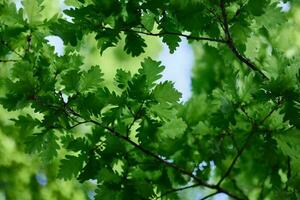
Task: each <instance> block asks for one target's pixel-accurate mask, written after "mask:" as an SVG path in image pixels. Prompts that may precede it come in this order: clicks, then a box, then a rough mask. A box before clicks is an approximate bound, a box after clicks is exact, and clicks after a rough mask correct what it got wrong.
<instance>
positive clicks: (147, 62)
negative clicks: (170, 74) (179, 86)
mask: <svg viewBox="0 0 300 200" xmlns="http://www.w3.org/2000/svg"><path fill="white" fill-rule="evenodd" d="M141 65H142V68H140V69H139V73H140V74H142V75H145V76H146V79H147V84H148V86H149V87H150V88H152V87H153V86H154V84H153V83H154V82H155V81H157V80H159V79H160V78H161V77H162V75H161V72H162V71H163V70H164V69H165V67H164V66H162V65H161V62H158V61H155V60H152V59H151V58H150V57H148V58H145V59H144V61H143V62H142V64H141Z"/></svg>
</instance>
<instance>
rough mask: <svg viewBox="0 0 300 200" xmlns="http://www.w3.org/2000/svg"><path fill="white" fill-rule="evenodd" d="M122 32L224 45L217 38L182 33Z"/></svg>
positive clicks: (221, 40)
mask: <svg viewBox="0 0 300 200" xmlns="http://www.w3.org/2000/svg"><path fill="white" fill-rule="evenodd" d="M123 31H124V32H134V33H139V34H143V35H149V36H160V37H161V36H164V35H176V36H179V37H184V38H186V39H189V40H196V41H201V40H202V41H210V42H220V43H226V41H225V40H223V39H219V38H209V37H198V36H193V35H187V34H183V33H175V32H169V31H165V32H160V33H152V32H144V31H139V30H132V29H127V30H123Z"/></svg>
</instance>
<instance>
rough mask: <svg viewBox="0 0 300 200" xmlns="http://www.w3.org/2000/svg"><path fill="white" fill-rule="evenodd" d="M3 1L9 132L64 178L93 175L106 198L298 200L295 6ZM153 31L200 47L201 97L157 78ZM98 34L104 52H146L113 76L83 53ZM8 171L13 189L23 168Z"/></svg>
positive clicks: (0, 29) (173, 43) (0, 56)
mask: <svg viewBox="0 0 300 200" xmlns="http://www.w3.org/2000/svg"><path fill="white" fill-rule="evenodd" d="M0 2H1V4H0V43H1V48H0V64H1V68H0V72H1V73H0V76H1V79H0V87H1V98H0V103H1V105H2V106H3V108H4V109H6V110H7V111H8V112H9V113H12V112H15V113H17V114H16V115H15V116H13V117H12V119H11V122H12V124H10V125H5V123H3V122H1V123H0V124H1V126H0V127H1V129H0V130H1V132H2V133H1V135H0V138H1V141H2V140H8V139H7V138H14V140H15V141H16V144H17V145H19V148H20V151H21V152H24V151H25V152H27V153H31V154H35V155H38V157H35V159H38V158H39V160H42V161H43V163H44V164H43V166H44V169H48V170H49V171H52V172H51V176H52V177H53V181H54V180H55V179H56V178H55V177H57V178H60V179H64V180H72V179H77V180H78V182H81V183H86V182H88V181H89V180H94V181H96V184H97V187H96V190H95V193H96V195H95V199H96V200H98V199H99V200H100V199H101V200H105V199H108V200H111V199H116V200H118V199H120V200H121V199H180V198H182V199H184V198H188V197H187V196H185V197H183V196H182V195H181V193H182V192H183V191H188V190H189V189H191V188H199V189H200V192H201V194H202V197H201V198H202V199H207V198H211V197H213V196H214V195H217V194H219V193H223V194H225V195H227V196H228V198H230V199H238V200H244V199H245V200H247V199H300V197H299V194H300V188H299V184H300V171H299V169H300V156H299V155H300V148H299V143H300V135H299V134H300V130H299V129H300V90H299V89H300V78H299V77H300V70H299V69H300V66H299V64H300V60H299V58H298V57H297V55H299V53H300V52H299V42H298V41H299V37H298V36H297V34H298V32H297V19H298V18H299V13H300V12H299V11H298V6H299V5H298V3H297V2H296V1H290V2H289V5H290V7H291V9H290V11H288V12H283V11H282V10H281V8H280V7H279V6H278V5H279V3H280V2H279V1H277V0H101V1H100V0H78V1H77V0H66V1H65V3H66V4H67V5H69V6H71V7H70V8H69V9H67V10H65V11H64V15H62V14H51V13H50V14H49V13H47V5H48V4H49V2H48V1H46V0H35V1H32V0H23V1H22V5H23V6H22V7H21V8H20V9H16V6H15V4H14V3H12V2H10V1H9V0H0ZM281 3H282V2H281ZM66 16H67V17H66ZM297 16H298V18H297ZM298 23H299V20H298ZM49 35H55V36H59V37H60V38H61V39H62V40H63V43H64V54H63V55H57V54H56V53H55V52H54V48H53V47H52V46H51V45H49V44H48V42H47V40H46V37H47V36H49ZM145 36H153V37H156V38H161V40H162V42H163V43H165V44H166V45H167V46H168V47H169V51H170V53H173V52H175V51H176V48H177V47H178V46H179V43H180V41H181V40H182V39H183V38H186V39H187V40H188V41H189V42H190V43H191V45H193V48H194V50H195V54H196V56H197V61H196V65H195V67H194V75H193V78H192V83H193V96H192V97H191V99H190V100H188V101H187V102H180V97H181V94H180V93H179V92H178V91H177V90H176V89H174V86H173V83H172V82H170V81H165V82H159V80H160V78H161V76H162V75H161V73H162V72H163V70H164V66H162V64H161V62H159V61H156V60H155V59H153V58H151V57H150V56H147V49H146V48H147V46H148V45H149V42H147V40H146V39H145ZM88 37H89V38H91V37H93V38H92V40H93V41H95V42H96V43H97V46H96V49H97V51H98V53H99V54H101V55H102V56H103V57H105V52H106V51H108V49H110V48H115V46H117V45H118V44H119V43H123V44H124V45H123V51H124V52H126V53H127V54H128V55H130V56H131V57H135V58H134V59H138V58H140V57H141V56H144V59H143V61H142V62H141V63H140V67H139V69H138V70H137V71H132V70H126V68H119V69H117V70H116V71H115V73H114V74H113V76H114V78H113V80H109V79H108V78H107V76H106V72H105V71H104V70H103V69H102V66H101V65H90V63H89V61H88V60H87V59H85V57H84V56H85V55H86V54H84V53H83V51H82V49H83V48H84V46H85V45H86V42H87V38H88ZM3 112H4V111H3ZM4 118H5V117H4ZM10 133H14V134H10ZM1 145H2V146H5V145H4V143H3V144H2V143H1V142H0V147H2V146H1ZM3 148H4V147H3ZM3 148H0V155H1V154H2V152H1V150H2V149H3ZM5 148H6V146H5ZM5 148H4V149H5ZM7 148H9V147H7ZM7 151H8V150H7ZM27 159H30V158H27ZM10 162H13V161H9V162H4V161H1V162H0V171H1V168H4V169H10V168H12V167H13V166H14V164H13V163H10ZM26 162H33V161H29V160H26V159H25V160H22V163H23V164H24V163H25V164H26ZM57 162H59V164H58V165H59V167H58V170H57V172H56V170H55V169H54V168H55V167H52V168H51V166H57V165H55V164H53V163H57ZM14 170H15V169H14ZM0 175H1V176H0V186H1V185H2V184H3V185H4V186H5V187H4V191H6V190H7V192H5V194H6V195H8V198H9V193H10V192H9V187H10V186H6V185H7V183H8V182H9V179H10V178H11V179H13V177H10V178H9V177H5V176H3V175H2V174H1V172H0ZM78 182H77V183H74V184H75V186H72V187H73V189H74V190H76V187H80V185H79V184H78ZM76 184H77V185H76ZM36 187H38V186H37V185H35V186H32V188H36ZM0 189H1V187H0ZM204 194H208V195H207V196H205V195H204ZM60 195H61V194H60ZM189 197H190V198H192V197H191V196H189ZM11 198H15V199H18V198H16V197H11ZM54 198H59V199H63V197H61V196H59V195H57V196H55V197H54ZM83 198H84V197H83ZM29 199H30V197H29ZM32 199H43V197H42V196H40V197H37V196H35V197H33V198H32ZM66 199H67V198H66Z"/></svg>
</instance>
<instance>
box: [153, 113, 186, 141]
mask: <svg viewBox="0 0 300 200" xmlns="http://www.w3.org/2000/svg"><path fill="white" fill-rule="evenodd" d="M186 128H187V125H186V123H185V122H184V121H183V120H182V119H181V118H174V119H172V120H170V121H168V122H166V123H165V124H164V125H163V126H162V127H160V128H159V132H160V136H161V137H163V138H171V139H175V138H179V137H181V136H182V135H183V133H184V131H185V130H186Z"/></svg>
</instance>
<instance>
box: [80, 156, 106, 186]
mask: <svg viewBox="0 0 300 200" xmlns="http://www.w3.org/2000/svg"><path fill="white" fill-rule="evenodd" d="M99 170H100V162H99V159H97V158H96V156H95V155H94V154H92V155H90V156H89V159H88V161H87V163H86V165H85V166H84V168H83V169H82V170H81V172H80V174H79V176H78V178H77V179H78V180H79V181H80V182H84V181H86V180H89V179H95V178H96V177H97V174H98V172H99Z"/></svg>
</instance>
